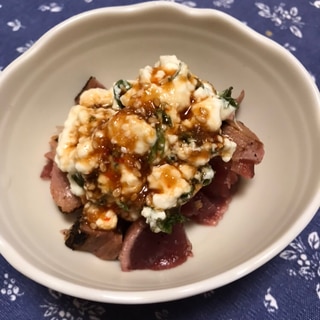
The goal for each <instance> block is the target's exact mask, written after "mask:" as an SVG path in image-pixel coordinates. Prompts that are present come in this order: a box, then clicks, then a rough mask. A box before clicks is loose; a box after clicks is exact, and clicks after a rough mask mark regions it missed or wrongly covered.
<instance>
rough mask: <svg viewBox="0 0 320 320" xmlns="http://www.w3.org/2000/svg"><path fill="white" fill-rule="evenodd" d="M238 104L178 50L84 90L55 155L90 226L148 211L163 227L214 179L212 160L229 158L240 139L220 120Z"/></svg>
mask: <svg viewBox="0 0 320 320" xmlns="http://www.w3.org/2000/svg"><path fill="white" fill-rule="evenodd" d="M235 109H236V108H235V107H234V106H232V105H231V104H229V103H226V101H225V100H224V99H223V98H222V97H221V96H219V94H218V93H217V92H216V90H215V88H214V87H213V86H212V85H211V84H210V83H209V82H206V81H202V80H200V79H199V78H198V77H197V76H195V75H193V74H192V73H191V72H190V70H189V68H188V66H187V65H186V64H185V63H184V62H182V61H180V60H179V59H177V57H176V56H161V57H160V59H159V61H158V62H157V63H156V64H155V65H154V66H153V67H151V66H146V67H145V68H143V69H141V70H140V71H139V74H138V77H137V78H136V79H135V80H132V81H129V80H119V81H117V82H116V83H115V84H114V85H113V86H112V87H111V88H110V89H101V88H95V89H89V90H86V91H84V92H83V93H82V94H81V96H80V100H79V104H78V105H76V106H73V107H72V108H71V110H70V112H69V115H68V118H67V120H66V121H65V123H64V129H63V131H62V132H61V134H60V136H59V140H58V146H57V149H56V157H55V162H56V163H57V165H58V167H59V168H60V169H61V170H62V171H64V172H67V173H68V178H69V180H70V185H71V190H72V192H73V193H74V194H76V195H78V196H80V197H81V198H82V199H83V202H84V203H85V205H84V211H83V212H84V216H85V217H86V219H87V220H88V222H89V223H90V226H91V227H94V228H99V229H103V230H109V229H113V228H115V227H116V225H117V221H118V219H117V217H118V216H120V217H121V218H123V219H125V220H128V221H135V220H136V219H138V218H139V217H141V216H142V217H145V219H146V222H147V223H148V224H149V225H150V228H151V229H152V230H153V231H154V232H159V231H161V228H159V225H158V224H157V221H163V220H165V219H166V217H167V214H168V212H170V210H171V209H173V208H177V207H179V206H181V205H182V204H184V203H185V202H187V201H188V200H189V199H190V198H191V197H192V196H194V195H195V193H196V192H197V191H199V190H200V189H201V188H202V186H203V185H206V184H208V183H209V182H210V181H211V180H212V178H213V176H214V172H213V170H212V168H211V167H210V165H209V161H210V159H212V158H213V157H214V156H221V157H222V159H223V160H224V161H229V160H230V159H231V157H232V155H233V152H234V151H235V148H236V144H235V143H234V142H233V141H232V140H230V138H228V137H226V136H223V135H222V134H221V131H220V127H221V124H222V121H223V120H225V119H227V118H228V117H230V116H232V114H233V113H234V112H235Z"/></svg>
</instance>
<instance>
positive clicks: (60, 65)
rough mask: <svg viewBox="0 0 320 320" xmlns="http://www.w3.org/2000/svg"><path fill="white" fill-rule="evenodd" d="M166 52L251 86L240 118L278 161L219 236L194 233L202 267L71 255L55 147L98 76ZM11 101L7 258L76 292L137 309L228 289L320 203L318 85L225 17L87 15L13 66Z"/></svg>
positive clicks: (5, 91)
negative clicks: (57, 193) (50, 158)
mask: <svg viewBox="0 0 320 320" xmlns="http://www.w3.org/2000/svg"><path fill="white" fill-rule="evenodd" d="M166 54H175V55H177V56H178V57H179V58H180V59H181V60H183V61H185V62H186V63H187V64H188V65H189V67H190V69H191V70H192V72H193V73H195V74H197V75H198V76H199V77H200V78H202V79H206V80H209V81H210V82H212V83H213V84H214V85H215V87H216V88H218V89H225V88H226V87H228V86H230V85H232V86H233V87H234V88H235V89H234V92H235V94H236V93H239V92H240V91H241V90H242V89H245V91H246V97H245V100H244V102H243V103H242V106H241V110H240V112H239V114H238V119H240V120H242V121H243V122H245V123H246V124H247V125H248V126H249V127H250V128H251V129H252V130H253V131H254V132H255V133H256V134H257V135H258V136H259V137H260V138H261V140H262V141H263V142H264V144H265V151H266V154H265V158H264V160H263V162H262V164H260V165H259V166H257V168H256V176H255V178H254V179H253V180H252V181H249V182H248V183H246V184H245V185H243V187H242V188H241V190H240V192H239V193H238V194H237V195H236V196H235V197H234V199H233V201H232V203H231V205H230V208H229V210H228V212H227V213H226V214H225V216H224V218H223V219H222V220H221V222H220V223H219V224H218V226H217V227H204V226H195V225H194V226H192V227H191V228H189V229H188V230H187V233H188V236H189V238H190V240H191V242H192V244H193V252H194V257H193V258H190V259H189V260H188V261H187V262H186V263H185V264H183V265H182V266H179V267H177V268H175V269H171V270H167V271H158V272H155V271H134V272H128V273H125V272H121V271H120V267H119V264H118V262H105V261H101V260H99V259H97V258H95V257H94V256H93V255H90V254H86V253H82V252H73V251H71V250H70V249H68V248H67V247H66V246H65V245H64V243H63V237H62V235H61V234H60V230H62V229H65V228H68V227H69V226H70V224H71V222H70V221H68V220H67V219H66V218H65V217H64V216H63V215H61V214H60V213H59V212H58V210H57V209H56V207H55V206H54V204H53V201H52V199H51V196H50V192H49V184H48V182H45V181H42V180H41V179H40V178H39V174H40V172H41V169H42V166H43V165H44V163H45V160H44V158H43V154H44V153H45V152H46V151H47V148H48V139H49V138H50V136H51V135H52V134H53V133H54V132H55V127H56V126H57V125H61V124H62V123H63V122H64V120H65V118H66V116H67V113H68V111H69V108H70V107H71V105H72V101H73V97H74V96H75V94H76V93H77V92H78V91H79V89H80V88H81V87H82V86H83V84H84V82H85V81H86V80H87V79H88V77H89V76H91V75H94V76H96V77H97V78H98V79H99V80H100V81H101V82H103V83H104V84H106V85H107V86H108V85H111V84H112V83H113V81H115V80H117V79H121V78H127V79H130V78H133V77H135V76H136V74H137V71H138V70H139V68H141V67H143V66H145V65H148V64H153V63H154V62H156V61H157V59H158V57H159V56H160V55H166ZM0 101H1V114H0V119H1V120H0V121H1V124H0V150H1V153H0V182H1V190H0V197H1V198H0V199H1V207H0V210H1V211H0V250H1V253H2V254H3V256H4V257H5V258H6V259H7V260H8V261H9V263H11V264H12V265H13V266H14V267H15V268H16V269H17V270H19V271H20V272H22V273H23V274H25V275H26V276H28V277H30V278H32V279H33V280H35V281H37V282H39V283H41V284H43V285H45V286H48V287H51V288H53V289H55V290H58V291H60V292H63V293H66V294H69V295H73V296H77V297H81V298H85V299H89V300H95V301H103V302H111V303H126V304H138V303H151V302H160V301H167V300H174V299H179V298H183V297H187V296H191V295H195V294H198V293H201V292H205V291H207V290H211V289H214V288H217V287H219V286H223V285H225V284H227V283H230V282H231V281H234V280H236V279H238V278H240V277H242V276H244V275H246V274H248V273H249V272H251V271H253V270H255V269H256V268H258V267H259V266H261V265H262V264H264V263H265V262H266V261H268V260H270V259H271V258H272V257H274V256H275V255H276V254H277V253H279V252H280V251H281V250H282V249H283V248H284V247H285V246H286V245H287V244H288V243H289V242H290V241H291V240H292V239H293V238H294V237H295V236H297V235H298V234H299V232H300V231H302V229H303V228H304V227H305V226H306V225H307V224H308V222H309V221H310V219H311V218H312V216H313V215H314V213H315V212H316V210H317V209H318V207H319V204H320V203H319V202H320V192H319V181H320V170H319V163H320V154H319V148H318V143H319V137H320V107H319V105H320V103H319V96H318V91H317V89H316V87H315V85H314V83H313V81H312V80H311V77H310V76H309V74H308V73H307V72H306V71H305V69H304V68H303V67H302V65H301V64H300V63H299V62H298V61H297V60H296V59H295V58H294V57H293V56H292V55H291V54H290V53H289V52H287V51H286V50H285V49H283V48H282V47H280V46H279V45H277V44H275V43H274V42H272V41H270V40H269V39H267V38H265V37H263V36H261V35H258V34H257V33H256V32H254V31H252V30H251V29H249V28H248V27H246V26H245V25H244V24H242V23H241V22H239V21H237V20H235V19H233V18H231V17H230V16H228V15H226V14H223V13H221V12H218V11H214V10H205V9H190V8H187V7H183V6H180V5H176V4H173V3H169V2H152V3H145V4H139V5H133V6H126V7H113V8H104V9H98V10H94V11H91V12H86V13H83V14H80V15H78V16H75V17H73V18H71V19H69V20H67V21H65V22H63V23H62V24H60V25H58V26H57V27H55V28H53V29H52V30H51V31H49V32H48V33H46V34H45V35H44V36H43V37H42V38H41V39H40V40H39V41H38V42H37V43H36V44H35V45H34V46H33V47H32V48H31V49H30V50H29V51H28V52H26V53H25V54H24V55H22V56H21V57H20V58H19V59H17V60H16V61H15V62H13V63H12V64H11V65H10V66H8V67H7V68H6V69H5V70H4V72H3V73H2V75H1V76H0Z"/></svg>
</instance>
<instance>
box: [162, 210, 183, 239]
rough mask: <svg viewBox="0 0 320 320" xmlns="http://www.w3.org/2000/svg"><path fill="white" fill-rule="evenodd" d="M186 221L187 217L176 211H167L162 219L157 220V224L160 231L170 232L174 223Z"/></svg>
mask: <svg viewBox="0 0 320 320" xmlns="http://www.w3.org/2000/svg"><path fill="white" fill-rule="evenodd" d="M175 209H177V208H175ZM177 211H178V210H177ZM186 221H187V218H186V217H185V216H183V215H182V214H181V213H180V212H179V211H178V212H174V213H171V214H170V213H168V214H167V217H166V218H165V219H164V220H158V221H157V225H158V227H159V229H160V230H161V231H162V232H165V233H171V232H172V229H173V227H174V225H175V224H177V223H184V222H186Z"/></svg>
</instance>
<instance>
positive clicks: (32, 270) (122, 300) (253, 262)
mask: <svg viewBox="0 0 320 320" xmlns="http://www.w3.org/2000/svg"><path fill="white" fill-rule="evenodd" d="M159 7H161V8H165V9H166V10H175V11H176V12H177V13H178V14H183V15H185V16H187V17H188V18H191V19H192V18H194V17H200V16H204V15H205V16H206V17H209V18H212V19H215V18H220V19H223V20H224V21H227V22H228V23H231V24H232V25H234V26H236V27H238V28H239V29H240V31H243V32H244V33H246V36H250V37H251V38H254V39H256V40H259V41H263V42H264V43H265V44H266V45H268V46H272V47H273V48H274V50H279V52H280V53H282V54H283V53H285V54H286V55H287V56H288V58H290V59H292V62H294V63H295V65H296V66H297V67H298V68H299V71H300V72H301V75H302V76H303V77H304V78H305V81H307V83H308V85H309V87H310V92H312V93H313V94H314V99H315V101H317V103H318V105H319V109H320V96H319V92H318V89H317V87H316V85H315V83H313V81H312V79H311V76H310V75H309V73H308V72H307V71H306V69H305V68H304V66H303V65H302V63H301V62H300V61H299V60H298V59H297V58H295V57H294V56H293V55H292V54H291V53H290V52H289V51H287V50H286V49H285V48H283V47H282V46H281V45H279V44H277V43H276V42H275V41H273V40H271V39H269V38H267V37H265V36H263V35H261V34H259V33H258V32H256V31H255V30H253V29H251V28H250V27H248V26H246V25H245V24H243V23H242V22H240V21H239V20H237V19H236V18H234V17H232V16H230V15H228V14H226V13H224V12H221V11H219V10H215V9H206V8H190V7H187V6H184V5H181V4H178V3H174V2H169V1H148V2H144V3H138V4H130V5H124V6H114V7H104V8H98V9H93V10H89V11H85V12H82V13H80V14H77V15H74V16H72V17H70V18H68V19H66V20H64V21H62V22H60V23H59V24H57V25H56V26H54V27H53V28H51V29H50V30H49V31H47V32H46V33H45V34H44V35H42V36H41V37H40V38H39V39H38V40H37V41H36V42H35V43H34V44H33V46H32V47H31V48H30V49H28V50H27V51H26V52H25V53H23V54H22V55H21V56H19V57H18V58H17V59H16V60H14V61H13V62H12V63H10V64H9V65H8V66H7V67H6V68H4V69H3V71H2V72H1V75H0V85H1V83H4V82H5V81H6V77H7V76H9V75H10V73H11V72H14V71H16V70H17V69H18V68H19V66H20V65H21V64H24V63H26V62H27V61H28V58H29V57H32V56H33V55H34V54H36V53H37V52H38V51H39V50H41V48H42V47H43V46H45V45H46V44H47V43H50V41H52V40H51V37H52V36H56V35H57V34H59V33H60V32H64V30H66V29H68V28H69V27H70V26H73V25H76V24H78V23H81V22H82V21H85V20H86V19H91V17H92V16H95V15H102V16H104V15H106V14H107V15H110V14H114V13H120V12H121V14H135V13H136V12H139V13H141V12H142V11H146V12H147V11H149V10H151V11H154V10H157V8H159ZM319 115H320V113H319ZM319 205H320V188H319V189H318V190H316V191H315V193H314V197H313V200H312V201H311V202H310V203H309V204H308V206H307V208H305V210H304V214H301V216H300V217H299V218H298V219H297V221H296V223H295V224H294V225H293V227H292V228H291V230H290V232H287V233H285V234H284V235H282V236H281V237H280V238H279V239H278V240H277V241H276V242H275V243H274V244H273V245H272V246H270V247H268V248H266V249H265V250H263V251H262V252H260V253H259V254H257V255H256V256H254V257H253V258H251V259H249V260H247V261H246V262H244V263H242V264H240V265H238V266H236V267H233V268H232V269H230V270H228V271H225V272H223V273H221V274H219V280H217V279H215V281H214V285H213V283H212V281H210V279H212V278H209V281H208V280H202V281H198V282H196V283H192V284H187V285H182V286H179V287H175V288H174V290H173V288H168V289H157V290H148V291H112V290H111V291H110V290H100V289H93V288H86V289H87V290H84V291H83V290H82V289H83V287H82V286H80V285H77V284H70V283H69V282H67V281H64V280H61V279H58V278H56V277H55V276H53V275H48V274H46V273H45V272H43V271H39V270H38V269H37V268H36V267H35V266H33V265H31V264H29V263H28V262H26V261H25V260H24V259H23V258H22V257H21V256H20V255H19V253H18V252H16V251H15V250H14V248H13V247H12V246H11V245H10V243H8V242H7V241H6V239H3V237H2V236H1V235H0V252H1V254H2V255H3V257H4V258H5V259H6V260H7V261H8V262H9V263H10V264H11V265H12V266H13V267H14V268H15V269H17V270H18V271H19V272H21V273H22V274H24V275H26V276H27V277H29V278H31V279H33V280H34V281H36V282H38V283H41V284H43V285H45V286H47V287H50V288H53V289H55V290H57V291H60V292H63V293H65V294H69V295H75V296H76V295H77V293H78V296H79V297H80V298H83V299H87V300H93V301H98V302H109V303H117V304H142V303H144V304H145V303H155V302H164V301H171V300H177V299H181V298H186V297H189V296H193V295H196V294H200V293H203V292H205V291H209V290H212V289H214V288H217V287H220V286H223V285H226V284H228V283H231V282H233V281H235V280H237V279H239V278H241V277H243V276H245V275H247V274H249V273H250V272H252V271H254V270H256V269H257V268H258V267H260V266H262V265H263V264H264V263H266V262H267V261H269V260H270V259H272V258H273V257H274V256H276V254H278V253H279V252H280V251H281V250H283V249H284V248H285V247H286V246H287V245H288V243H289V242H290V241H291V240H293V238H294V237H296V236H297V235H298V234H299V233H300V232H301V231H302V230H303V228H304V227H305V226H306V225H307V224H308V223H309V222H310V221H311V219H312V217H313V216H314V214H315V213H316V212H317V210H318V208H319ZM80 292H81V295H80V294H79V293H80Z"/></svg>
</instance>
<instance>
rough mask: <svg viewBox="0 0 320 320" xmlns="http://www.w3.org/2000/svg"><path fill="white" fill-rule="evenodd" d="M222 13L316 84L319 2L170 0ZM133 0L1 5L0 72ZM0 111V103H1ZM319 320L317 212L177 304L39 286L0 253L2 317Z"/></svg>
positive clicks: (5, 0) (3, 1)
mask: <svg viewBox="0 0 320 320" xmlns="http://www.w3.org/2000/svg"><path fill="white" fill-rule="evenodd" d="M168 1H172V2H177V3H181V4H183V5H186V6H190V7H203V8H213V9H217V10H221V11H224V12H226V13H228V14H230V15H232V16H234V17H236V18H238V19H239V20H240V21H242V22H243V23H246V24H247V25H248V26H250V27H252V28H253V29H255V30H256V31H258V32H259V33H261V34H263V35H266V36H267V37H270V38H271V39H273V40H275V41H276V42H278V43H280V44H281V45H283V46H284V47H285V48H286V49H287V50H289V51H291V52H292V53H293V54H294V55H295V56H296V57H297V58H298V59H299V60H300V61H301V62H302V63H303V65H304V66H305V67H306V69H307V70H308V71H309V73H310V75H311V76H312V77H313V79H314V81H315V82H316V84H317V85H318V87H320V1H317V0H256V1H255V0H246V1H244V0H195V1H183V0H175V1H174V0H168ZM138 2H142V1H134V0H118V1H117V0H109V1H108V0H105V1H104V0H56V1H50V0H30V1H26V0H25V1H23V0H0V70H2V69H4V68H5V67H6V66H7V65H8V64H9V63H10V62H12V61H13V60H14V59H15V58H17V57H18V56H19V55H21V54H22V53H23V52H25V51H26V50H28V48H30V47H31V46H32V45H33V43H34V42H35V41H36V40H37V39H38V38H39V37H40V36H41V35H42V34H43V33H45V32H46V31H47V30H48V29H50V28H51V27H53V26H54V25H56V24H58V23H59V22H61V21H63V20H65V19H67V18H69V17H70V16H73V15H75V14H77V13H80V12H83V11H87V10H90V9H94V8H98V7H105V6H114V5H125V4H133V3H138ZM0 107H1V106H0ZM4 319H6V320H7V319H15V320H20V319H21V320H27V319H30V320H38V319H45V320H87V319H88V320H98V319H108V320H109V319H139V320H140V319H148V320H153V319H154V320H180V319H181V320H182V319H183V320H192V319H203V320H209V319H217V320H218V319H221V320H231V319H232V320H238V319H285V320H287V319H288V320H289V319H290V320H291V319H320V210H318V212H317V214H316V215H315V217H314V219H313V220H312V221H311V223H310V224H309V225H308V226H307V228H306V229H305V230H304V231H303V232H302V233H301V234H300V235H299V236H298V237H297V238H296V239H295V240H294V241H293V242H292V243H290V244H289V245H288V247H287V248H286V249H285V250H284V251H282V252H281V253H280V254H279V255H278V256H277V257H275V258H274V259H273V260H271V261H270V262H269V263H267V264H266V265H264V266H263V267H261V268H260V269H258V270H256V271H255V272H253V273H251V274H250V275H248V276H246V277H245V278H243V279H240V280H238V281H236V282H234V283H232V284H229V285H227V286H225V287H222V288H219V289H216V290H213V291H210V292H206V293H204V294H201V295H198V296H195V297H192V298H187V299H183V300H179V301H173V302H167V303H160V304H149V305H128V306H127V305H113V304H106V303H105V304H104V303H96V302H90V301H85V300H81V299H78V298H74V297H70V296H66V295H63V294H61V293H59V292H55V291H53V290H51V289H48V288H45V287H43V286H41V285H39V284H37V283H35V282H33V281H32V280H30V279H27V278H26V277H24V276H23V275H21V274H20V273H18V272H17V271H16V270H14V269H13V268H12V267H11V266H10V265H9V264H8V263H7V262H6V261H5V260H4V258H3V257H1V256H0V320H4Z"/></svg>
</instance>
